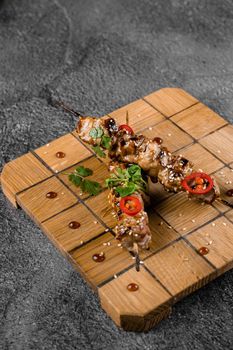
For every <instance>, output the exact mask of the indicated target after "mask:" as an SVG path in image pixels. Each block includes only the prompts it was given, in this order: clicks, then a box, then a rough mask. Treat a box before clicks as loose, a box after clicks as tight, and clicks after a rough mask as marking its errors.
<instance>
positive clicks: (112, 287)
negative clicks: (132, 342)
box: [98, 268, 172, 331]
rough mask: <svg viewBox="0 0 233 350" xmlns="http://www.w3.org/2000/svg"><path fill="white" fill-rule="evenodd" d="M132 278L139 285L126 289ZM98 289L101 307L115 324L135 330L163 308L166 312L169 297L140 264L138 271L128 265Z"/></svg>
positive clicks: (143, 326) (160, 312)
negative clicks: (126, 269)
mask: <svg viewBox="0 0 233 350" xmlns="http://www.w3.org/2000/svg"><path fill="white" fill-rule="evenodd" d="M132 282H133V283H136V284H137V285H138V287H139V288H138V290H137V291H135V292H130V291H129V290H128V289H127V286H128V285H129V284H130V283H132ZM98 293H99V297H100V301H101V305H102V308H103V309H104V310H105V311H106V312H107V313H108V314H109V315H110V316H111V318H112V319H113V320H114V321H115V322H116V324H117V325H118V326H120V327H122V328H123V329H130V330H135V331H140V330H145V329H146V327H148V325H147V323H148V322H150V320H154V319H156V317H158V316H160V317H161V316H163V313H164V311H166V315H167V311H168V309H170V304H171V299H172V298H171V295H170V294H169V293H168V292H167V291H166V290H165V289H164V288H163V287H162V286H161V285H160V284H159V283H158V282H157V281H156V280H155V279H154V278H153V277H152V276H151V275H150V274H149V273H148V272H147V271H146V270H145V269H144V268H141V271H140V272H137V271H136V270H135V269H130V270H129V271H127V272H125V273H124V274H122V275H121V276H119V277H118V278H116V279H114V280H112V281H111V282H109V283H107V284H106V285H104V286H103V287H101V288H99V290H98ZM161 314H162V315H161ZM158 318H159V317H158ZM150 326H151V325H150Z"/></svg>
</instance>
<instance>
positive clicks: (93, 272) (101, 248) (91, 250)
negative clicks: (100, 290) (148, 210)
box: [71, 233, 134, 289]
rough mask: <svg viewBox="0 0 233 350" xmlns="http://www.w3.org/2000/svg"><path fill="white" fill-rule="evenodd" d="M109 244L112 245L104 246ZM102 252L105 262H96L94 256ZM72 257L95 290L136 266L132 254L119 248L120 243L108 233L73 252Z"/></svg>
mask: <svg viewBox="0 0 233 350" xmlns="http://www.w3.org/2000/svg"><path fill="white" fill-rule="evenodd" d="M108 242H109V243H110V245H104V244H105V243H108ZM101 252H103V254H104V255H105V260H104V261H103V262H95V261H94V260H93V259H92V256H93V255H94V254H99V253H101ZM71 257H72V259H73V261H74V262H75V264H76V265H77V266H78V268H79V269H81V270H82V271H83V273H84V275H85V278H86V279H87V281H88V282H89V283H90V284H91V285H92V287H93V288H94V289H96V288H97V286H98V285H99V284H100V283H103V282H104V281H106V280H108V279H109V278H113V276H114V275H115V274H118V273H119V272H121V271H122V270H124V269H125V268H127V267H129V266H130V265H133V264H134V260H133V259H132V256H131V255H130V253H128V251H126V250H124V249H122V248H121V247H119V246H118V242H117V241H116V240H115V238H114V237H113V236H112V235H111V234H110V233H106V234H104V235H103V236H101V237H98V238H96V239H95V240H94V241H91V242H90V243H88V244H86V245H84V246H83V247H80V248H79V249H76V250H75V251H73V252H71Z"/></svg>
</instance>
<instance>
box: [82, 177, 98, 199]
mask: <svg viewBox="0 0 233 350" xmlns="http://www.w3.org/2000/svg"><path fill="white" fill-rule="evenodd" d="M81 189H82V191H83V192H88V193H89V194H91V195H93V196H96V195H97V194H99V193H100V191H101V190H102V188H101V186H100V184H99V183H98V182H96V181H90V180H84V181H83V182H82V185H81Z"/></svg>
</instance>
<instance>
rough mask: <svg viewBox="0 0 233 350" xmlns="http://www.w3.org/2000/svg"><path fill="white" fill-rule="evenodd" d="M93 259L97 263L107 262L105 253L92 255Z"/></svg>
mask: <svg viewBox="0 0 233 350" xmlns="http://www.w3.org/2000/svg"><path fill="white" fill-rule="evenodd" d="M92 259H93V260H94V261H95V262H102V261H104V260H105V254H104V253H96V254H93V255H92Z"/></svg>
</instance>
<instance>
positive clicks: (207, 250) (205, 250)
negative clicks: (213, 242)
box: [198, 247, 209, 255]
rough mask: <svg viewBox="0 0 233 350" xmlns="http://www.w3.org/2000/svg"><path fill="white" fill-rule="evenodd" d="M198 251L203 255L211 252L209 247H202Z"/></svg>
mask: <svg viewBox="0 0 233 350" xmlns="http://www.w3.org/2000/svg"><path fill="white" fill-rule="evenodd" d="M198 251H199V254H201V255H206V254H208V253H209V249H208V248H207V247H201V248H200V249H199V250H198Z"/></svg>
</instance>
